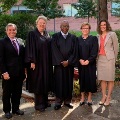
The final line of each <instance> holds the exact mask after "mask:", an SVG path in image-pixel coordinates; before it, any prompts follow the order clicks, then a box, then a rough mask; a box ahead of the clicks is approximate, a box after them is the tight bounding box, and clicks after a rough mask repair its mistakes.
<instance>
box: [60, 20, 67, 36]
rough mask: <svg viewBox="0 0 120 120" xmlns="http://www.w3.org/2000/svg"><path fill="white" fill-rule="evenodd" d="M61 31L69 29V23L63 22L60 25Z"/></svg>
mask: <svg viewBox="0 0 120 120" xmlns="http://www.w3.org/2000/svg"><path fill="white" fill-rule="evenodd" d="M60 28H61V31H62V32H63V33H64V34H66V33H67V32H68V30H69V24H68V23H67V22H63V23H62V24H61V26H60Z"/></svg>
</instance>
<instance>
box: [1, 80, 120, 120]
mask: <svg viewBox="0 0 120 120" xmlns="http://www.w3.org/2000/svg"><path fill="white" fill-rule="evenodd" d="M1 92H2V89H1V82H0V120H6V119H5V118H4V113H3V111H2V100H1V99H2V93H1ZM100 98H101V93H100V92H97V93H95V94H94V95H93V105H92V106H91V107H89V106H88V105H84V106H79V101H78V99H74V102H72V104H73V106H74V108H73V109H68V108H66V107H65V106H63V107H62V108H61V109H60V110H58V111H55V110H54V102H52V107H50V108H47V109H46V111H45V112H44V113H41V112H38V111H35V110H34V107H33V106H34V103H32V102H28V100H26V99H25V98H23V97H22V99H21V106H20V109H22V110H24V112H25V115H23V116H16V115H15V116H13V118H11V120H120V85H115V88H114V91H113V96H112V100H111V104H110V106H108V107H104V106H100V105H99V104H98V102H99V100H100Z"/></svg>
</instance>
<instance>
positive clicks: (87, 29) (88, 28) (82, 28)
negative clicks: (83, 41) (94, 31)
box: [81, 28, 89, 30]
mask: <svg viewBox="0 0 120 120" xmlns="http://www.w3.org/2000/svg"><path fill="white" fill-rule="evenodd" d="M81 29H83V30H89V28H81Z"/></svg>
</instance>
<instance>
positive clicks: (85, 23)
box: [80, 22, 91, 29]
mask: <svg viewBox="0 0 120 120" xmlns="http://www.w3.org/2000/svg"><path fill="white" fill-rule="evenodd" d="M86 25H88V26H89V29H91V25H90V24H89V23H87V22H84V23H82V25H81V27H80V29H82V27H84V26H86Z"/></svg>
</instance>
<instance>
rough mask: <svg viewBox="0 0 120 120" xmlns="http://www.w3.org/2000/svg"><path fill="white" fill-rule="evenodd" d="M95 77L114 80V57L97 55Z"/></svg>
mask: <svg viewBox="0 0 120 120" xmlns="http://www.w3.org/2000/svg"><path fill="white" fill-rule="evenodd" d="M97 79H98V80H104V81H114V80H115V59H111V60H107V58H106V56H103V55H99V57H98V60H97Z"/></svg>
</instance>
